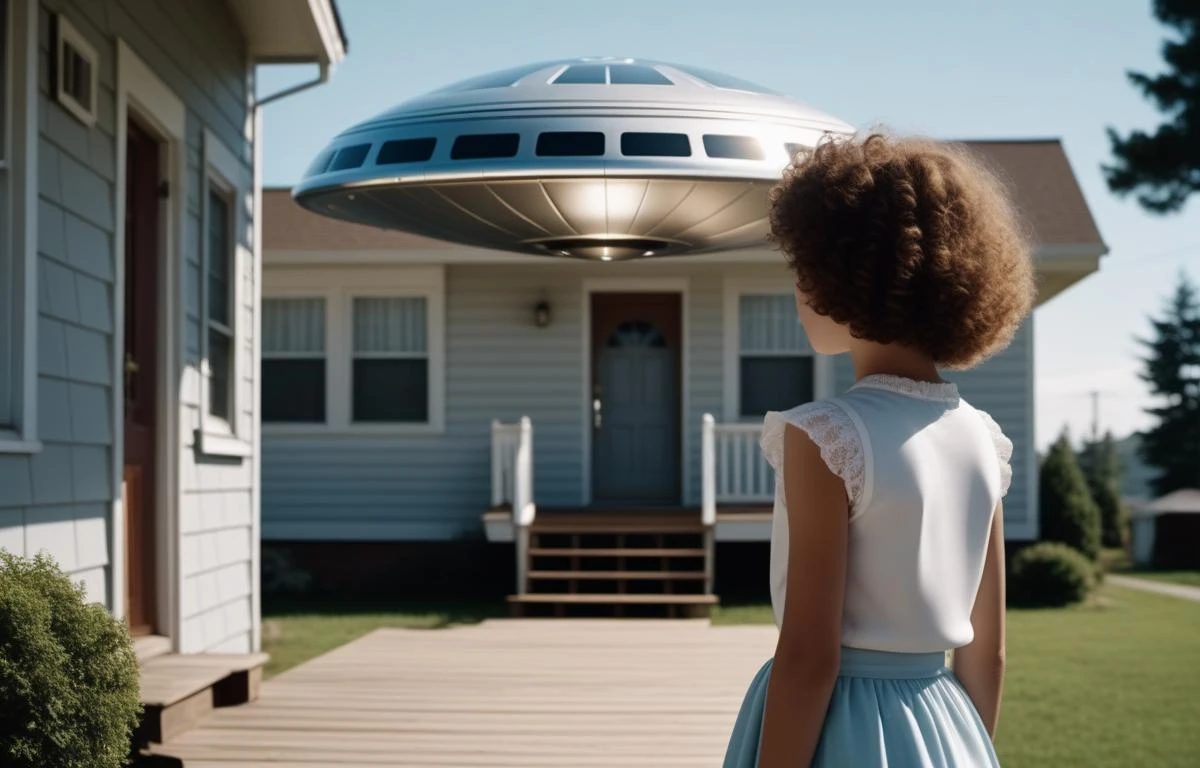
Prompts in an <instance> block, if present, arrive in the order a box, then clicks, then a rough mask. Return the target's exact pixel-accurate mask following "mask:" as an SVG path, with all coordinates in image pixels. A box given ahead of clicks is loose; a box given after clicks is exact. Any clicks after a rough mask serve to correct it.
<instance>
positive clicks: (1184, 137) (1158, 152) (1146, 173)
mask: <svg viewBox="0 0 1200 768" xmlns="http://www.w3.org/2000/svg"><path fill="white" fill-rule="evenodd" d="M1154 16H1155V17H1156V18H1157V19H1158V20H1159V21H1161V22H1162V23H1163V24H1165V25H1166V26H1168V27H1171V28H1172V29H1173V31H1174V33H1175V34H1173V35H1172V36H1171V37H1170V38H1168V39H1167V40H1165V41H1164V42H1163V47H1162V56H1163V62H1164V63H1165V64H1166V71H1165V72H1163V73H1162V74H1158V75H1153V76H1150V75H1146V74H1144V73H1141V72H1129V73H1128V77H1129V80H1130V82H1132V83H1133V85H1134V86H1135V87H1136V88H1137V89H1138V90H1140V91H1141V92H1142V93H1143V94H1144V95H1145V96H1146V98H1147V99H1149V100H1150V101H1152V102H1153V103H1154V105H1155V106H1156V107H1157V108H1158V110H1159V112H1160V113H1162V116H1163V122H1162V123H1161V124H1160V125H1159V126H1158V127H1157V128H1156V129H1155V130H1154V132H1153V133H1146V132H1145V131H1133V132H1132V133H1130V134H1129V135H1128V136H1125V137H1121V136H1119V135H1117V132H1116V131H1114V130H1113V129H1111V128H1110V129H1109V130H1108V138H1109V142H1110V143H1111V144H1112V151H1113V159H1114V163H1113V164H1112V165H1111V166H1106V167H1105V168H1104V174H1105V177H1106V179H1107V181H1108V187H1109V189H1111V190H1112V191H1113V192H1115V193H1117V194H1118V195H1122V196H1124V195H1128V194H1130V193H1132V192H1136V193H1137V201H1138V202H1139V203H1140V204H1141V205H1142V207H1143V208H1145V209H1146V210H1148V211H1152V212H1155V213H1169V212H1172V211H1178V210H1181V209H1182V208H1183V206H1184V204H1185V203H1186V202H1187V199H1188V198H1189V197H1190V196H1191V195H1193V194H1195V193H1196V192H1197V191H1200V152H1198V151H1197V149H1196V148H1197V147H1200V3H1198V2H1196V0H1154Z"/></svg>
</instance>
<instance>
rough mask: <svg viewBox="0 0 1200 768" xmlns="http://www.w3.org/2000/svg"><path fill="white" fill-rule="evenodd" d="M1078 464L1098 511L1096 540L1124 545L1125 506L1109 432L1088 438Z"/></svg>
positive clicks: (1111, 545)
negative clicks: (1094, 438) (1098, 533)
mask: <svg viewBox="0 0 1200 768" xmlns="http://www.w3.org/2000/svg"><path fill="white" fill-rule="evenodd" d="M1079 458H1080V467H1081V468H1082V470H1083V474H1084V476H1085V477H1086V478H1087V484H1088V490H1089V491H1090V492H1091V494H1092V501H1094V502H1096V506H1097V507H1098V508H1099V510H1100V540H1101V543H1102V544H1103V545H1104V546H1106V547H1120V546H1123V545H1124V544H1125V525H1126V516H1125V507H1124V504H1122V503H1121V491H1120V488H1121V467H1120V457H1119V456H1118V455H1117V443H1116V440H1115V439H1113V435H1112V432H1105V433H1104V437H1102V438H1101V439H1099V440H1089V441H1088V442H1087V443H1085V444H1084V448H1083V450H1082V451H1081V452H1080V455H1079Z"/></svg>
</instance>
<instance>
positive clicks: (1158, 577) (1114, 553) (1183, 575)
mask: <svg viewBox="0 0 1200 768" xmlns="http://www.w3.org/2000/svg"><path fill="white" fill-rule="evenodd" d="M1100 564H1101V565H1102V566H1103V567H1104V570H1106V571H1108V572H1110V573H1119V574H1122V575H1125V576H1137V577H1138V578H1139V579H1151V580H1153V581H1163V582H1167V583H1168V584H1183V585H1185V586H1189V587H1200V571H1153V570H1139V569H1136V568H1134V567H1133V563H1132V562H1130V560H1129V556H1128V555H1126V554H1125V553H1124V552H1123V551H1121V550H1119V549H1106V550H1104V551H1103V552H1101V553H1100Z"/></svg>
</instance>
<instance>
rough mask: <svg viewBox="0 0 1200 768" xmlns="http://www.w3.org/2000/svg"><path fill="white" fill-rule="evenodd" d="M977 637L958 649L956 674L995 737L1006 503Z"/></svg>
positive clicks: (993, 543) (975, 614)
mask: <svg viewBox="0 0 1200 768" xmlns="http://www.w3.org/2000/svg"><path fill="white" fill-rule="evenodd" d="M971 626H972V627H974V629H975V639H974V640H972V641H971V643H970V645H966V646H963V647H962V648H959V649H958V650H956V651H955V652H954V674H955V675H957V676H958V679H959V680H960V681H961V682H962V685H963V688H965V689H966V691H967V695H968V696H970V697H971V701H972V702H973V703H974V704H975V709H977V710H979V716H980V717H981V718H983V724H984V725H985V726H986V727H987V730H988V733H989V734H990V735H991V736H992V737H993V738H994V737H995V735H996V723H997V721H998V720H999V718H1000V696H1001V693H1002V691H1003V688H1004V505H1003V504H997V505H996V511H995V512H994V513H993V519H992V530H991V534H990V537H989V540H988V549H987V559H986V560H985V561H984V565H983V580H982V581H981V582H980V584H979V595H978V596H977V597H976V598H975V608H974V609H973V610H972V611H971Z"/></svg>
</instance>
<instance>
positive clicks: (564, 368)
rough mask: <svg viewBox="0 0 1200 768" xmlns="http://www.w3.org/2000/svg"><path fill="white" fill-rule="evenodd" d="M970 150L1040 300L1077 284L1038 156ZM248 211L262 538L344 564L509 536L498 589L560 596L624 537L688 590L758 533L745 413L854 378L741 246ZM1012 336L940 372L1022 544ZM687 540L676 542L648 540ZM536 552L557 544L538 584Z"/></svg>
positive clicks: (1029, 460) (1030, 441)
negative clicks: (606, 250) (499, 236)
mask: <svg viewBox="0 0 1200 768" xmlns="http://www.w3.org/2000/svg"><path fill="white" fill-rule="evenodd" d="M969 144H970V146H971V148H972V149H973V150H974V151H975V152H977V153H978V154H979V155H981V156H982V157H983V158H984V159H985V160H986V161H987V162H989V163H990V164H991V165H992V166H993V167H995V168H996V169H997V170H998V171H999V172H1000V173H1001V174H1002V175H1003V176H1005V177H1006V178H1007V180H1008V181H1009V182H1010V183H1011V185H1012V188H1013V190H1014V194H1015V197H1016V200H1017V203H1018V205H1019V206H1020V208H1021V210H1022V211H1023V212H1024V214H1025V215H1026V217H1027V218H1028V221H1029V223H1030V225H1031V226H1032V229H1033V232H1034V234H1035V237H1036V255H1037V264H1038V276H1039V285H1040V295H1039V297H1038V301H1039V303H1044V302H1046V301H1048V300H1050V299H1051V298H1052V297H1054V296H1055V295H1057V294H1058V293H1060V292H1062V291H1064V290H1066V289H1068V288H1069V287H1070V286H1071V285H1073V284H1074V283H1076V282H1078V281H1079V280H1082V279H1083V278H1085V277H1086V276H1087V275H1089V274H1091V273H1092V272H1094V271H1096V270H1097V269H1098V266H1099V260H1100V257H1101V256H1102V255H1103V254H1104V253H1105V252H1106V247H1105V245H1104V243H1103V241H1102V239H1101V237H1100V234H1099V232H1098V231H1097V228H1096V225H1095V222H1094V221H1093V219H1092V216H1091V214H1090V212H1089V210H1088V207H1087V204H1086V202H1085V200H1084V198H1083V195H1082V193H1081V190H1080V188H1079V185H1078V183H1077V181H1076V179H1075V176H1074V175H1073V173H1072V171H1071V168H1070V165H1069V163H1068V160H1067V157H1066V154H1065V153H1064V151H1063V148H1062V146H1061V144H1060V142H1058V141H1056V140H1044V141H997V142H970V143H969ZM264 206H265V207H264V246H263V247H264V252H265V266H264V270H265V271H264V276H263V283H264V304H263V404H264V405H263V422H264V424H263V528H262V535H263V539H264V541H265V542H270V543H275V544H280V545H284V544H286V545H288V546H291V547H292V548H293V549H294V550H296V551H305V550H307V551H310V552H311V551H312V550H313V549H314V547H315V546H316V545H317V544H318V543H319V544H320V545H321V546H322V547H325V546H326V545H327V544H329V543H332V542H339V543H341V545H342V547H341V550H340V551H342V552H343V555H342V557H341V559H342V560H347V559H350V560H353V559H355V557H354V555H352V554H351V553H352V552H354V551H359V552H365V551H367V549H368V547H366V546H360V545H365V544H367V543H371V544H372V545H373V546H372V547H371V551H374V552H378V551H379V545H380V543H383V542H393V543H397V544H398V545H399V544H400V543H404V542H408V543H412V542H422V543H425V544H429V545H430V546H429V547H427V549H428V550H429V551H443V550H437V549H435V548H434V547H433V546H432V543H434V542H450V541H452V540H457V539H461V538H463V537H468V538H469V537H482V536H485V535H486V536H487V538H488V539H489V540H492V541H514V540H515V541H516V544H517V550H518V553H517V562H516V568H517V573H518V585H517V590H516V591H517V592H518V593H519V594H523V593H525V592H530V593H532V592H536V591H537V585H536V584H532V583H531V582H534V581H537V580H538V579H541V578H543V577H544V578H546V579H551V578H554V579H556V580H558V581H561V582H563V583H564V584H566V586H564V587H563V590H565V591H570V590H576V591H578V592H585V591H586V589H584V588H583V587H582V586H581V580H580V579H573V578H568V576H569V575H570V574H571V573H574V571H573V570H572V569H577V568H582V567H584V566H580V565H579V563H580V562H581V558H582V559H584V560H586V559H587V558H588V555H589V553H588V552H584V551H581V548H582V549H586V548H587V547H588V546H590V545H589V543H588V542H589V541H592V542H602V541H607V542H608V544H607V550H610V554H611V555H612V559H611V565H610V566H608V567H607V568H606V569H601V571H602V572H610V571H611V572H612V574H611V575H613V576H614V577H619V578H618V579H617V580H618V581H620V580H621V579H626V580H628V579H631V578H632V577H628V574H629V572H630V570H631V569H632V570H638V568H634V565H633V564H631V562H630V559H631V558H632V559H637V560H638V563H639V568H640V569H641V570H644V569H645V567H646V566H647V564H646V563H645V562H642V560H643V559H644V558H637V553H633V554H629V553H628V552H627V551H626V550H628V549H630V548H633V547H634V539H635V538H636V537H637V536H642V539H641V540H639V541H640V542H641V543H646V542H649V543H650V544H653V543H654V541H658V542H659V545H658V547H657V548H655V547H651V549H655V550H656V551H657V550H662V551H664V552H665V554H664V555H663V557H670V556H671V555H672V553H675V554H679V552H682V551H683V550H687V551H688V552H689V553H690V554H692V555H694V554H696V552H698V551H699V550H698V549H696V547H700V548H701V549H703V551H704V555H703V557H700V558H698V560H697V561H695V562H694V568H689V569H687V572H688V573H689V574H690V575H691V576H692V577H694V578H695V579H696V580H698V581H701V583H702V584H707V585H710V586H711V579H712V574H713V568H714V563H713V551H714V549H713V543H714V542H725V541H743V542H746V541H749V542H752V541H766V540H768V538H769V535H770V520H769V514H768V506H767V505H769V503H770V501H771V499H772V498H773V488H774V486H773V479H772V477H771V474H770V471H769V468H768V467H767V466H766V464H765V462H764V461H763V460H762V458H761V455H760V452H759V450H758V445H757V441H758V436H759V431H760V427H761V419H762V416H763V413H764V412H765V411H766V410H768V409H772V408H780V407H788V406H791V405H794V404H798V403H801V402H804V401H807V400H811V399H813V398H820V397H826V396H829V395H832V394H834V393H836V392H839V391H842V390H844V389H845V388H846V387H847V386H849V385H850V384H851V383H852V381H853V371H852V369H851V366H850V364H849V360H848V359H842V358H836V359H830V358H823V357H817V356H814V354H813V352H812V350H811V348H810V347H809V345H808V342H807V341H806V339H805V337H804V333H803V330H802V329H801V328H800V326H799V324H798V322H797V319H796V314H795V310H794V303H793V298H792V282H791V280H790V279H789V277H788V275H787V273H786V272H785V269H784V266H783V262H782V259H781V257H780V255H779V254H778V253H776V252H774V251H772V250H768V249H766V248H764V249H761V250H756V251H741V252H734V253H724V254H715V255H713V254H708V255H702V256H692V257H686V256H685V257H671V258H669V259H668V258H663V259H658V260H655V259H646V260H643V261H637V262H626V263H611V264H602V263H601V264H597V263H587V262H582V261H570V260H558V259H551V258H545V257H540V258H539V257H528V256H521V255H514V254H507V253H495V252H486V251H478V250H471V249H467V248H463V247H460V246H453V245H448V244H446V243H442V242H434V241H431V240H426V239H421V238H417V237H413V236H409V235H405V234H401V233H396V232H388V231H381V230H376V229H371V228H366V227H361V226H356V225H351V224H346V223H342V222H339V221H335V220H331V219H327V218H324V217H320V216H316V215H314V214H311V213H308V212H306V211H304V210H303V209H301V208H300V207H299V206H297V205H296V204H294V203H293V202H292V200H291V198H290V196H289V193H288V191H287V190H283V189H278V190H268V191H266V192H265V193H264ZM1034 325H1035V323H1034V320H1032V319H1031V320H1030V321H1029V322H1028V323H1027V324H1026V325H1025V326H1024V327H1023V328H1022V329H1021V330H1020V331H1019V332H1018V334H1017V336H1016V338H1015V339H1014V341H1013V343H1012V345H1011V346H1010V347H1009V348H1008V349H1007V350H1005V351H1004V352H1002V353H1001V354H1000V355H998V356H997V357H996V358H994V359H993V360H991V361H989V362H987V363H986V364H985V365H983V366H982V367H980V368H979V369H977V370H975V371H971V372H966V373H952V374H950V377H951V378H952V379H953V380H955V381H957V382H958V383H959V384H960V387H961V391H962V392H963V394H964V396H965V397H966V398H968V399H969V400H970V401H972V402H973V403H974V404H975V405H976V406H978V407H980V408H983V409H985V410H987V411H989V412H990V413H991V414H992V415H993V416H994V417H995V418H996V419H997V421H998V422H999V423H1000V424H1001V425H1002V427H1003V428H1004V430H1005V431H1006V432H1007V433H1008V435H1009V436H1010V437H1011V438H1012V439H1013V442H1014V444H1015V455H1014V457H1013V468H1014V480H1013V485H1012V489H1011V492H1010V494H1009V496H1008V498H1007V500H1006V503H1005V522H1006V530H1007V535H1008V536H1009V537H1010V538H1012V539H1018V540H1029V539H1034V538H1036V537H1037V534H1038V531H1037V519H1038V518H1037V510H1036V500H1037V489H1036V482H1037V465H1036V456H1035V450H1034V446H1035V441H1034V435H1033V425H1034V398H1033V381H1034V369H1033V349H1034V346H1033V334H1034ZM523 417H525V418H524V419H523ZM606 520H607V521H608V523H609V524H608V525H606V524H605V521H606ZM672 521H674V522H672ZM688 525H694V526H695V528H689V527H688ZM655 526H657V528H656V527H655ZM687 531H692V532H693V533H696V534H697V535H696V536H695V537H694V538H693V540H692V541H693V544H694V546H693V545H688V546H683V545H680V548H679V552H676V551H675V550H672V549H671V547H669V546H666V545H664V544H663V543H662V542H663V541H670V540H671V537H670V534H672V532H676V533H684V532H687ZM552 534H554V535H559V541H560V543H563V542H565V545H566V549H565V550H564V552H560V553H559V554H560V555H562V557H559V558H557V559H556V560H555V561H554V562H555V563H556V564H551V563H539V562H538V560H537V558H538V557H540V556H541V555H543V554H546V551H545V550H546V548H547V547H549V546H550V545H551V540H552V538H553V536H552ZM600 534H604V536H600V537H599V538H597V536H599V535H600ZM655 534H657V537H658V538H656V536H655ZM647 536H648V538H647ZM572 537H574V538H572ZM572 541H574V542H575V544H576V546H571V542H572ZM539 542H541V543H540V544H539ZM356 548H357V549H356ZM396 551H397V552H399V551H401V549H400V548H398V549H397V550H396ZM403 551H405V552H409V553H411V555H412V556H413V557H416V556H418V554H417V553H416V552H415V550H413V549H412V548H406V549H404V550H403ZM572 553H573V554H572ZM407 556H408V555H406V557H407ZM680 556H681V557H682V555H680ZM651 565H653V567H654V568H655V569H657V568H659V567H660V564H651ZM663 567H665V566H663ZM545 574H552V576H547V575H545ZM622 574H624V575H622ZM626 577H628V579H627V578H626ZM597 578H599V577H597ZM568 582H569V583H568ZM621 589H623V587H620V586H618V587H616V588H615V590H616V591H620V590H621ZM558 593H559V591H555V592H553V594H558ZM538 599H539V600H542V598H538ZM574 599H575V600H576V601H581V602H588V601H590V600H592V598H588V597H584V596H577V597H576V598H574ZM639 599H641V598H639ZM596 600H599V598H596ZM646 600H649V598H646ZM544 601H545V602H553V600H552V599H551V598H545V599H544Z"/></svg>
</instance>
